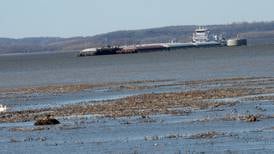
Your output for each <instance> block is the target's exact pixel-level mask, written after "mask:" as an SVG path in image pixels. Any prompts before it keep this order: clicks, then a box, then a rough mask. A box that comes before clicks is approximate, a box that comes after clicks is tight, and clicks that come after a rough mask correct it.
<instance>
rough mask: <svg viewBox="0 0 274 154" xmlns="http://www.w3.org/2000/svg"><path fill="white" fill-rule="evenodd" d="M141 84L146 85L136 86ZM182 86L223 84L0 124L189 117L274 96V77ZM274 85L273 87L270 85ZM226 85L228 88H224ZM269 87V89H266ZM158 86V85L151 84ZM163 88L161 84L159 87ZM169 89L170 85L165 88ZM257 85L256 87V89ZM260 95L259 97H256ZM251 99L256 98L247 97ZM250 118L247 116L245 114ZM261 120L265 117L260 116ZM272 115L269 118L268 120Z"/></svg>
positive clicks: (15, 116)
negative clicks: (86, 118) (56, 119)
mask: <svg viewBox="0 0 274 154" xmlns="http://www.w3.org/2000/svg"><path fill="white" fill-rule="evenodd" d="M151 82H160V81H132V82H126V83H115V84H113V83H109V84H98V85H96V86H95V85H84V84H81V85H65V86H47V87H32V88H21V89H5V90H2V92H6V93H11V92H13V93H12V95H16V94H21V93H49V92H50V93H66V92H75V91H81V90H85V89H90V88H94V87H98V86H100V87H101V86H105V87H111V88H127V89H130V88H131V89H132V88H138V89H141V88H150V86H146V84H147V83H151ZM136 83H142V84H144V85H142V86H140V85H134V84H136ZM175 84H176V85H179V86H183V85H184V86H185V85H188V86H193V85H197V84H200V85H203V86H208V85H220V86H219V87H218V86H217V88H216V87H214V88H210V89H207V90H192V91H186V92H173V93H160V94H143V95H138V96H130V97H126V98H122V99H118V100H112V101H102V102H100V103H96V104H94V103H93V102H86V103H83V104H73V105H64V106H62V107H58V108H45V109H37V110H35V109H33V110H24V111H14V112H3V113H0V122H26V121H34V120H35V119H37V118H41V117H43V116H46V115H49V114H50V115H52V116H55V117H65V116H72V115H96V116H102V117H111V118H117V117H130V116H141V117H146V116H150V115H159V114H170V115H187V114H189V113H191V112H192V111H193V110H206V109H214V108H218V107H221V106H233V105H235V104H237V103H239V102H238V101H230V102H226V101H216V100H222V99H223V100H224V99H226V98H234V97H247V99H250V100H263V99H272V100H274V96H260V95H262V94H269V93H274V78H268V77H261V78H255V77H254V78H242V77H241V78H231V79H228V78H225V79H214V80H204V81H202V80H199V81H187V82H177V83H175ZM271 84H273V85H271ZM224 85H226V86H224ZM266 85H267V86H266ZM152 86H156V85H152ZM157 86H160V85H157ZM163 86H167V85H163ZM254 86H256V88H254ZM256 95H258V97H256ZM248 96H254V97H251V98H248ZM246 116H248V115H246ZM258 117H265V116H259V115H258ZM269 117H270V116H268V118H269ZM237 118H238V119H244V115H242V116H241V117H230V118H229V117H227V118H226V119H237Z"/></svg>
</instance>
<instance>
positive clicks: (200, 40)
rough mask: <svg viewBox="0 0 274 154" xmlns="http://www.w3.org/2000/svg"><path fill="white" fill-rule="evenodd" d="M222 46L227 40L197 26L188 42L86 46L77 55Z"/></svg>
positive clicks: (225, 44)
mask: <svg viewBox="0 0 274 154" xmlns="http://www.w3.org/2000/svg"><path fill="white" fill-rule="evenodd" d="M229 42H232V41H231V40H230V41H229ZM234 42H235V41H234ZM237 42H243V41H236V43H237ZM230 44H232V43H230ZM234 44H235V43H234ZM234 44H233V45H234ZM236 45H237V44H236ZM239 45H241V44H239ZM243 45H246V40H245V44H243ZM222 46H227V42H226V41H225V39H224V38H223V37H219V36H217V35H215V36H214V40H211V39H210V35H209V30H208V29H205V28H198V29H196V30H195V32H194V33H193V37H192V42H188V43H173V42H172V43H153V44H139V45H128V46H121V47H117V46H107V47H102V48H88V49H84V50H82V51H80V53H79V54H78V56H96V55H112V54H130V53H140V52H153V51H163V50H164V51H169V50H174V49H186V48H204V47H222Z"/></svg>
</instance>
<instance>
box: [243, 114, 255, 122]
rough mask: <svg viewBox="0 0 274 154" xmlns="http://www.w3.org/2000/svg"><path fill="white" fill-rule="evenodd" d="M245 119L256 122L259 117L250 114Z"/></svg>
mask: <svg viewBox="0 0 274 154" xmlns="http://www.w3.org/2000/svg"><path fill="white" fill-rule="evenodd" d="M245 121H247V122H256V121H257V118H256V116H255V115H248V116H246V117H245Z"/></svg>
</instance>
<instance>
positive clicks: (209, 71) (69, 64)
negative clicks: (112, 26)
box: [0, 45, 274, 88]
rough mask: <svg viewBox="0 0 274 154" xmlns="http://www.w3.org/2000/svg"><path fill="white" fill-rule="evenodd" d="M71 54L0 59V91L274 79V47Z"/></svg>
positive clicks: (29, 55) (5, 57) (1, 57)
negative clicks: (73, 85)
mask: <svg viewBox="0 0 274 154" xmlns="http://www.w3.org/2000/svg"><path fill="white" fill-rule="evenodd" d="M76 55H77V53H75V52H71V53H54V54H50V53H44V54H32V55H31V54H28V55H4V56H0V88H8V87H29V86H41V85H54V84H70V83H98V82H99V83H102V82H118V81H122V82H123V81H132V80H166V79H168V80H169V79H174V80H179V81H184V80H198V79H211V78H224V77H238V76H273V75H274V71H273V69H274V45H269V46H248V47H236V48H200V49H185V50H175V51H167V52H153V53H140V54H128V55H110V56H94V57H77V56H76Z"/></svg>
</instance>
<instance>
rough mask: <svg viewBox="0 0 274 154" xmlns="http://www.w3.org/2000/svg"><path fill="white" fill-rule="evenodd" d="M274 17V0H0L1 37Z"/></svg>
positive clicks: (92, 32)
mask: <svg viewBox="0 0 274 154" xmlns="http://www.w3.org/2000/svg"><path fill="white" fill-rule="evenodd" d="M272 20H274V0H0V37H13V38H21V37H38V36H60V37H71V36H91V35H95V34H100V33H106V32H110V31H116V30H130V29H143V28H153V27H162V26H171V25H193V24H195V25H197V24H198V25H204V24H227V23H232V22H241V21H248V22H253V21H272Z"/></svg>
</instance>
